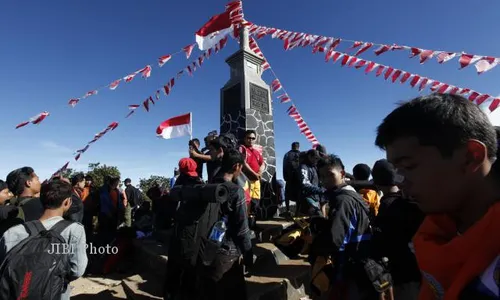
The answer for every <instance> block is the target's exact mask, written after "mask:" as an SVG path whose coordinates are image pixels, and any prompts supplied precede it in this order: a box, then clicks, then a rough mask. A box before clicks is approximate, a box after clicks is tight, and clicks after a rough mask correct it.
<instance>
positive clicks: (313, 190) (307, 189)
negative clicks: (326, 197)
mask: <svg viewBox="0 0 500 300" xmlns="http://www.w3.org/2000/svg"><path fill="white" fill-rule="evenodd" d="M300 171H301V172H300V173H301V183H302V192H303V193H304V195H306V196H310V195H320V194H324V193H325V189H324V188H320V187H318V186H315V185H312V184H311V182H310V181H309V170H308V169H307V167H306V166H305V165H302V166H301V167H300Z"/></svg>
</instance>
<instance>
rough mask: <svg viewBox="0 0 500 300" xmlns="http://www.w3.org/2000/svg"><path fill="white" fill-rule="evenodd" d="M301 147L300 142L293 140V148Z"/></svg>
mask: <svg viewBox="0 0 500 300" xmlns="http://www.w3.org/2000/svg"><path fill="white" fill-rule="evenodd" d="M299 147H300V143H299V142H293V143H292V149H295V148H299Z"/></svg>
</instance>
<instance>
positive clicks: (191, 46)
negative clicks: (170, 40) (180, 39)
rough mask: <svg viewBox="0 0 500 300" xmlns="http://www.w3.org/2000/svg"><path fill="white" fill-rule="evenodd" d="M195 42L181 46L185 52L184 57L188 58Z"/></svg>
mask: <svg viewBox="0 0 500 300" xmlns="http://www.w3.org/2000/svg"><path fill="white" fill-rule="evenodd" d="M194 45H195V44H191V45H187V46H186V47H184V48H182V51H184V52H185V53H186V58H187V59H189V57H191V53H192V52H193V48H194Z"/></svg>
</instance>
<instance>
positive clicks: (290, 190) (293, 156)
mask: <svg viewBox="0 0 500 300" xmlns="http://www.w3.org/2000/svg"><path fill="white" fill-rule="evenodd" d="M283 178H284V179H285V182H286V186H285V199H284V200H285V205H286V211H287V213H290V201H293V202H295V205H298V203H299V201H300V184H301V183H300V143H299V142H293V143H292V149H291V150H290V151H288V152H287V153H286V154H285V157H284V158H283Z"/></svg>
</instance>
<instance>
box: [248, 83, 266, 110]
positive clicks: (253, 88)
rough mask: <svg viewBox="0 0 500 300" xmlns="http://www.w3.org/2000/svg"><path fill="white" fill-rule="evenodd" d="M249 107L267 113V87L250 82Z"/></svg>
mask: <svg viewBox="0 0 500 300" xmlns="http://www.w3.org/2000/svg"><path fill="white" fill-rule="evenodd" d="M250 108H251V109H255V110H258V111H260V112H263V113H266V114H268V113H269V98H268V94H267V89H265V88H262V87H260V86H257V85H255V84H253V83H251V82H250Z"/></svg>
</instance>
